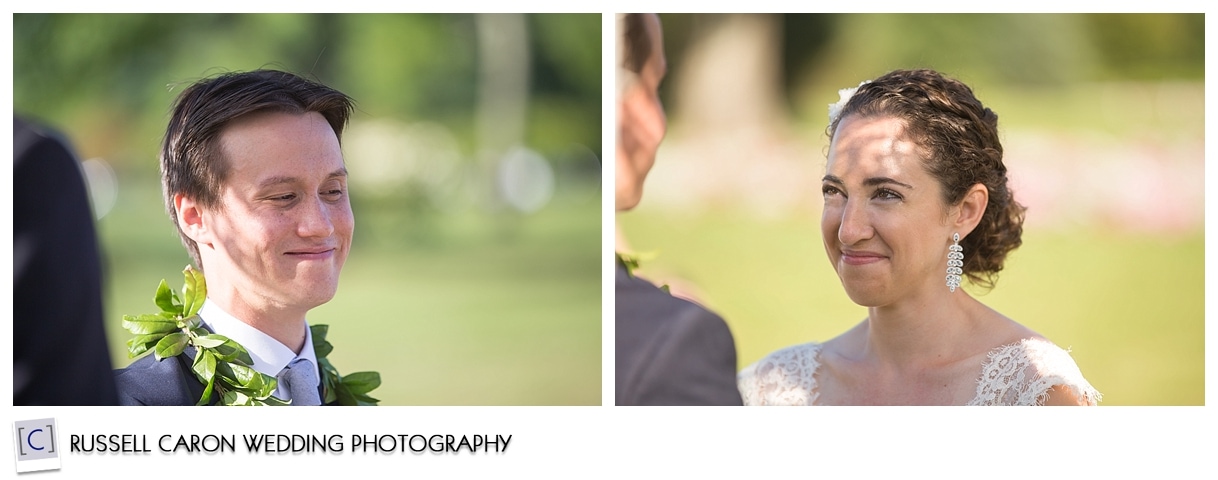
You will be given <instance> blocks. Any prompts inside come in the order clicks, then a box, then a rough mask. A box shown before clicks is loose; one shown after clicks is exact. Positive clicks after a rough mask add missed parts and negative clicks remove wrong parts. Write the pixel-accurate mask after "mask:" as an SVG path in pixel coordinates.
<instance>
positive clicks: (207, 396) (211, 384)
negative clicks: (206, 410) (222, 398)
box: [195, 376, 216, 407]
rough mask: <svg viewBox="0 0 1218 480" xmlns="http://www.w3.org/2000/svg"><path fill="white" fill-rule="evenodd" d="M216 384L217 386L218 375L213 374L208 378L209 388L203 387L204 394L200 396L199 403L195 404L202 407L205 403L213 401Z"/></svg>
mask: <svg viewBox="0 0 1218 480" xmlns="http://www.w3.org/2000/svg"><path fill="white" fill-rule="evenodd" d="M215 386H216V377H214V376H213V377H210V378H208V379H207V388H204V389H203V396H201V397H199V403H196V404H195V406H197V407H201V406H203V405H207V403H208V402H210V401H211V392H212V389H213V388H214V387H215Z"/></svg>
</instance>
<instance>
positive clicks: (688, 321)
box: [614, 13, 741, 405]
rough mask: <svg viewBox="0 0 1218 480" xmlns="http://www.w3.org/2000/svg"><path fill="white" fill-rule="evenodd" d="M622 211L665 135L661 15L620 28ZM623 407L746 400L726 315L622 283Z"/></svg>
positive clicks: (622, 278)
mask: <svg viewBox="0 0 1218 480" xmlns="http://www.w3.org/2000/svg"><path fill="white" fill-rule="evenodd" d="M618 30H619V32H621V39H620V41H621V43H620V44H619V45H618V47H619V51H622V52H624V55H623V59H622V62H621V63H622V65H621V66H622V67H623V69H624V71H622V70H619V80H618V83H619V90H618V112H617V118H618V136H617V188H616V204H617V211H618V212H624V211H627V210H630V209H632V208H634V207H635V205H638V203H639V199H640V198H641V197H642V195H643V179H644V178H645V177H646V176H647V172H648V171H649V170H650V169H651V166H652V164H653V163H655V155H656V150H657V149H658V148H659V147H660V140H661V139H663V138H664V133H665V128H666V126H665V118H664V109H663V107H662V106H661V105H660V100H659V93H658V89H659V86H660V81H661V80H662V79H663V78H664V74H665V73H666V70H667V65H666V63H665V58H664V43H663V42H664V40H663V38H662V35H661V30H660V19H659V17H657V16H656V15H654V14H636V13H632V14H627V15H625V17H624V18H623V19H622V21H621V24H620V25H619V26H618ZM614 300H615V302H614V303H615V308H616V315H615V316H616V319H615V320H616V324H617V326H616V338H617V340H616V343H617V347H616V374H617V382H616V390H617V398H616V404H617V405H740V404H741V400H740V393H739V391H737V390H736V347H735V343H734V342H733V340H732V334H731V331H730V330H728V327H727V324H726V323H724V322H723V319H721V318H719V316H717V315H715V314H714V313H711V312H709V311H706V310H705V309H703V308H702V307H699V306H697V305H695V304H693V303H690V302H687V301H685V300H681V299H678V298H675V297H673V296H671V295H669V294H668V293H666V292H664V291H662V290H660V289H658V288H656V287H655V286H654V285H652V284H651V283H649V282H647V281H645V280H643V279H640V278H637V277H634V276H633V275H632V274H631V273H630V272H629V271H628V270H627V268H626V266H625V264H624V263H623V262H622V261H621V259H618V262H617V272H616V280H615V295H614Z"/></svg>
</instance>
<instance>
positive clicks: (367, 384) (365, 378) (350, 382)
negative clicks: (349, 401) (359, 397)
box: [343, 372, 381, 394]
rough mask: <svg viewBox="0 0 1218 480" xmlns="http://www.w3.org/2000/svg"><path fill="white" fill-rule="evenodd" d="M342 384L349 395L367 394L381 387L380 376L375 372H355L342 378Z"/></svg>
mask: <svg viewBox="0 0 1218 480" xmlns="http://www.w3.org/2000/svg"><path fill="white" fill-rule="evenodd" d="M343 384H344V385H346V386H347V389H349V390H351V393H355V394H359V393H368V392H371V391H373V390H375V389H376V387H379V386H381V374H379V373H377V372H355V373H352V374H349V375H344V376H343Z"/></svg>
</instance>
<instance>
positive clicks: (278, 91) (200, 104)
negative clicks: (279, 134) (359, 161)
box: [160, 70, 353, 270]
mask: <svg viewBox="0 0 1218 480" xmlns="http://www.w3.org/2000/svg"><path fill="white" fill-rule="evenodd" d="M352 109H353V102H352V100H351V98H350V97H348V96H347V95H345V94H343V93H342V92H339V91H338V90H335V89H333V88H330V87H327V86H325V85H322V84H320V83H317V82H313V81H310V80H306V79H304V78H301V77H299V76H297V75H294V74H291V73H287V72H281V71H278V70H254V71H250V72H230V73H224V74H221V75H218V76H215V77H212V78H208V79H204V80H200V81H198V82H196V83H194V84H193V85H191V86H189V87H187V88H186V90H183V91H182V94H181V95H179V96H178V98H177V100H176V102H175V103H174V107H173V114H172V116H170V118H169V127H168V128H167V129H166V130H165V138H164V140H163V142H162V144H161V153H160V164H161V188H162V192H163V194H164V196H165V207H166V209H168V211H169V218H170V219H171V220H173V224H174V226H175V227H177V229H178V235H179V236H180V237H181V238H182V244H183V245H185V246H186V249H187V250H188V251H189V252H190V256H191V259H192V260H194V263H195V267H196V268H198V269H200V270H202V268H203V262H202V261H201V260H200V259H199V246H198V245H196V244H195V242H194V240H191V239H190V237H187V236H186V234H185V233H184V232H182V227H181V225H179V224H178V215H177V212H176V211H175V209H174V205H173V197H174V195H177V194H179V193H180V194H183V195H185V196H187V197H189V198H191V199H192V200H194V201H195V202H197V203H198V204H200V205H202V206H204V207H215V206H218V205H219V204H220V190H221V186H222V185H223V184H224V181H225V180H226V179H227V175H228V172H229V167H230V165H229V163H228V159H226V158H224V156H223V155H222V154H221V153H222V152H221V151H220V148H219V137H220V133H221V132H222V131H223V130H224V127H225V126H227V125H228V124H229V123H230V122H232V121H233V120H235V119H237V118H240V117H243V116H245V115H250V114H253V113H260V112H283V113H291V114H304V113H308V112H317V113H320V114H321V115H322V116H323V117H325V119H326V121H327V122H329V123H330V127H331V128H333V129H334V135H335V136H337V137H338V139H339V141H340V142H341V140H342V137H343V129H344V128H345V127H346V126H347V120H348V119H349V118H350V117H351V111H352Z"/></svg>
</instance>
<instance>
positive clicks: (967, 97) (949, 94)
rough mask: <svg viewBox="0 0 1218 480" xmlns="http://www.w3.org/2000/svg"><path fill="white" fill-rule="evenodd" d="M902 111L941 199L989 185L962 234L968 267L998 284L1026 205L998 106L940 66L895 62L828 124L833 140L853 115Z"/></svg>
mask: <svg viewBox="0 0 1218 480" xmlns="http://www.w3.org/2000/svg"><path fill="white" fill-rule="evenodd" d="M851 115H857V116H862V117H880V116H886V117H896V118H899V119H901V120H902V121H903V122H904V124H905V133H906V134H907V135H909V136H910V137H911V138H912V139H913V140H914V142H915V143H917V144H918V145H919V146H920V147H921V149H922V157H923V158H924V166H925V167H926V170H927V172H929V173H930V174H931V175H932V176H934V177H935V178H936V179H938V180H939V184H940V185H941V186H942V190H943V200H944V201H945V202H946V204H947V205H958V204H959V203H960V201H961V200H963V199H964V194H965V193H966V192H968V189H969V188H971V187H972V186H973V185H976V184H978V183H980V184H982V185H985V188H986V189H988V190H989V204H987V205H986V208H985V213H984V214H982V216H981V222H980V223H978V224H977V228H976V229H974V230H973V232H972V233H971V234H969V235H968V236H967V237H965V238H963V239H961V240H960V245H961V246H962V247H964V267H963V269H964V274H965V275H967V276H968V278H969V280H971V281H972V282H973V283H974V284H977V285H980V286H982V287H984V288H993V286H994V282H995V281H996V279H997V274H998V272H999V271H1001V270H1002V264H1003V261H1004V260H1005V259H1006V256H1007V254H1008V253H1010V252H1011V250H1014V249H1016V248H1018V247H1019V245H1020V244H1022V243H1023V240H1022V239H1021V236H1022V235H1023V220H1024V211H1025V210H1026V208H1025V207H1024V206H1023V205H1020V204H1019V203H1018V202H1016V201H1015V198H1014V196H1013V195H1012V193H1011V190H1010V189H1009V188H1008V186H1007V183H1008V182H1007V167H1006V165H1004V164H1003V163H1002V143H1000V142H999V140H998V114H996V113H994V111H993V110H990V109H989V108H986V107H985V105H982V104H981V101H980V100H978V99H977V97H976V96H974V95H973V90H972V89H971V88H969V87H968V85H965V84H964V83H961V82H960V81H958V80H955V79H952V78H948V77H944V76H943V75H941V74H939V73H938V72H936V71H934V70H896V71H893V72H890V73H888V74H886V75H884V76H882V77H879V78H877V79H875V80H872V81H871V82H870V83H866V84H864V85H862V86H860V87H859V88H858V90H857V91H856V92H855V93H854V96H852V97H850V100H849V101H847V103H846V105H845V106H844V107H843V108H842V111H841V113H839V114H838V115H837V118H834V119H833V120H832V121H831V122H830V124H829V129H828V132H827V133H828V135H829V140H830V141H832V140H833V134H834V133H835V132H836V131H837V126H838V124H839V123H841V120H842V119H843V118H845V117H847V116H851Z"/></svg>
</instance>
